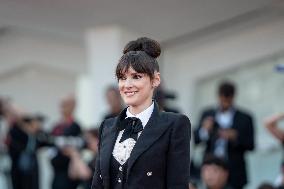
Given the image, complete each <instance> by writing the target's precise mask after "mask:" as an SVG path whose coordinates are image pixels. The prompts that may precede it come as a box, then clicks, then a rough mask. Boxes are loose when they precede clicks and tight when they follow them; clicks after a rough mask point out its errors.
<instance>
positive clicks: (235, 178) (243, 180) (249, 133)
mask: <svg viewBox="0 0 284 189" xmlns="http://www.w3.org/2000/svg"><path fill="white" fill-rule="evenodd" d="M216 111H217V110H216V109H208V110H206V111H204V112H203V113H202V116H201V119H200V122H199V125H198V128H197V129H196V130H195V132H194V139H195V143H196V144H199V143H205V145H206V149H205V153H204V157H205V156H206V155H208V154H213V150H214V144H215V141H216V139H217V138H218V137H217V131H218V128H219V126H218V124H217V122H216V121H215V123H214V127H213V131H212V132H211V133H210V135H209V140H208V141H207V142H204V141H202V140H201V139H200V137H199V130H200V129H201V126H202V125H201V124H202V122H203V120H204V119H205V118H206V117H208V116H211V117H213V118H215V114H216ZM231 128H232V129H235V130H236V131H237V133H238V138H237V140H236V141H234V142H232V141H230V142H228V165H229V174H230V175H229V184H230V185H231V186H233V187H234V188H237V189H241V188H242V187H243V186H244V185H246V184H247V181H248V179H247V171H246V161H245V153H246V152H247V151H250V150H253V149H254V128H253V119H252V117H251V116H250V115H249V114H247V113H244V112H242V111H240V110H238V109H235V114H234V118H233V125H232V127H231Z"/></svg>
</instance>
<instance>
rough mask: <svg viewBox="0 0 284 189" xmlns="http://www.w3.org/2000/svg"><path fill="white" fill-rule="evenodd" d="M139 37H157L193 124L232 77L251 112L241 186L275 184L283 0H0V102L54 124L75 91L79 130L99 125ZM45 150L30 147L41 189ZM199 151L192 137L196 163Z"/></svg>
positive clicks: (181, 106)
mask: <svg viewBox="0 0 284 189" xmlns="http://www.w3.org/2000/svg"><path fill="white" fill-rule="evenodd" d="M140 36H147V37H150V38H153V39H155V40H157V41H159V42H160V43H161V46H162V55H161V57H160V58H159V60H158V61H159V64H160V69H161V70H160V71H161V75H162V85H163V88H164V90H165V91H167V92H168V93H171V95H169V96H170V98H167V100H166V103H167V105H168V106H171V107H174V108H176V109H178V111H179V112H182V113H184V114H186V115H187V116H189V118H190V120H191V122H192V127H193V128H192V129H193V130H194V129H195V128H196V127H197V124H198V121H199V118H200V113H201V111H202V110H203V109H204V108H205V107H208V106H211V105H213V106H214V105H216V104H217V93H216V90H217V87H218V85H219V83H220V81H223V80H225V79H228V80H230V81H233V82H234V83H235V84H236V86H237V94H236V104H237V105H238V106H239V107H241V108H243V109H245V110H247V111H248V112H250V113H251V115H253V118H254V129H255V149H254V151H252V152H250V153H248V154H247V156H246V159H247V169H248V177H249V183H248V184H247V186H246V188H247V189H253V188H256V187H257V186H258V185H259V184H260V183H262V182H264V181H267V182H271V183H274V182H275V180H276V178H277V177H278V175H279V174H280V172H281V161H282V154H283V147H282V146H281V143H279V142H278V140H276V139H275V138H274V137H273V136H272V135H271V134H270V133H269V132H268V131H267V129H266V128H265V126H264V119H265V118H266V117H268V116H270V115H272V114H275V113H279V112H283V111H284V100H283V98H284V72H283V67H282V66H283V65H284V2H283V1H281V0H249V1H247V0H238V1H236V0H210V1H207V0H199V1H195V0H187V1H186V0H176V1H170V0H163V1H162V0H154V1H153V0H152V1H149V0H144V1H131V0H121V1H111V0H81V1H75V0H68V1H67V0H56V1H55V0H37V1H35V0H0V98H1V101H3V102H4V101H5V102H6V103H9V104H10V106H13V107H14V110H15V109H16V110H17V112H21V115H27V114H29V115H30V114H33V115H34V114H41V115H43V117H44V118H45V119H44V122H42V129H43V130H44V131H46V132H52V130H53V129H54V125H55V123H56V122H58V120H60V119H61V116H60V115H61V112H60V103H61V102H62V99H63V98H65V97H66V95H70V94H72V95H74V97H75V99H76V109H75V113H74V117H76V120H77V121H78V122H79V123H80V126H81V129H82V130H88V129H92V128H96V127H98V125H99V124H100V122H101V121H102V120H103V118H104V116H105V115H106V113H107V112H108V111H109V106H108V102H107V99H106V90H107V88H108V87H109V86H110V85H116V83H117V81H116V79H115V74H114V70H115V66H116V64H117V62H118V59H119V58H120V57H121V55H122V49H123V47H124V45H125V44H126V43H127V42H128V41H129V40H133V39H136V38H137V37H140ZM6 121H7V120H6ZM2 122H5V118H4V117H3V118H2V119H1V127H4V125H5V124H4V123H3V124H2ZM282 125H283V124H282ZM283 126H284V125H283ZM280 127H281V123H280ZM8 128H9V127H8ZM4 130H5V129H4ZM6 130H7V128H6ZM1 132H2V134H3V133H4V131H2V130H1ZM8 132H9V131H8ZM6 133H7V132H6ZM4 140H5V141H6V139H3V141H4ZM7 143H9V142H3V144H7ZM47 146H48V145H47ZM4 148H5V147H3V153H1V154H0V155H1V156H2V157H4V154H5V150H4ZM49 150H50V149H49V147H46V146H45V147H44V148H42V149H40V150H39V151H37V153H36V155H37V157H38V161H39V183H40V184H39V185H40V188H41V189H49V188H51V183H52V181H51V180H52V177H53V171H52V168H51V165H50V151H49ZM202 150H203V148H202V147H197V146H195V145H194V144H193V142H192V151H191V154H192V157H191V158H192V160H193V161H194V162H195V163H196V164H197V165H198V164H200V163H201V161H202V160H201V157H202V155H201V154H202ZM2 154H3V155H2ZM1 161H2V160H1ZM5 161H8V162H9V160H7V159H6V160H5ZM2 162H3V161H2ZM7 164H9V163H7ZM5 165H6V163H5ZM3 172H5V173H3V175H4V176H3V177H2V176H1V177H2V178H1V180H0V188H3V189H5V188H7V189H10V188H11V184H9V182H10V181H9V179H8V178H9V174H10V173H9V168H8V171H3ZM1 174H2V173H1ZM7 180H8V181H7Z"/></svg>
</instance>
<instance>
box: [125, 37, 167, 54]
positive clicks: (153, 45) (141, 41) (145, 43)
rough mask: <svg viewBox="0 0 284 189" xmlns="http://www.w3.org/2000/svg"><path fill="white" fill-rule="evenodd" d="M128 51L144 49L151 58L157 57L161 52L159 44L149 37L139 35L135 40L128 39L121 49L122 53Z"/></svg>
mask: <svg viewBox="0 0 284 189" xmlns="http://www.w3.org/2000/svg"><path fill="white" fill-rule="evenodd" d="M129 51H144V52H145V53H147V54H148V55H149V56H151V57H153V58H157V57H159V56H160V54H161V47H160V44H159V43H158V42H157V41H155V40H153V39H150V38H147V37H141V38H138V39H137V40H135V41H130V42H129V43H128V44H127V45H126V46H125V47H124V49H123V53H124V54H125V53H127V52H129Z"/></svg>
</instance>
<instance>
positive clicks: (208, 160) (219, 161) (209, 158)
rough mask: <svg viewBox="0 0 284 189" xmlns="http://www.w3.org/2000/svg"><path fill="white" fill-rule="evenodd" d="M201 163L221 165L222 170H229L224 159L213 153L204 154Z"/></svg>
mask: <svg viewBox="0 0 284 189" xmlns="http://www.w3.org/2000/svg"><path fill="white" fill-rule="evenodd" d="M202 165H217V166H218V167H221V168H223V169H224V170H229V168H228V164H227V162H226V161H225V160H224V159H222V158H218V157H216V156H214V155H208V156H206V157H205V158H204V161H203V163H202Z"/></svg>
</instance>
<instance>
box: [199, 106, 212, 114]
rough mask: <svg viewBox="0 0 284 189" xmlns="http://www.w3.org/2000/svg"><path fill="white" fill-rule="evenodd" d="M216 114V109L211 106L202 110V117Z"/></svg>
mask: <svg viewBox="0 0 284 189" xmlns="http://www.w3.org/2000/svg"><path fill="white" fill-rule="evenodd" d="M215 112H216V107H213V106H210V107H206V108H204V109H203V110H202V113H201V114H202V116H208V115H213V114H215Z"/></svg>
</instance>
